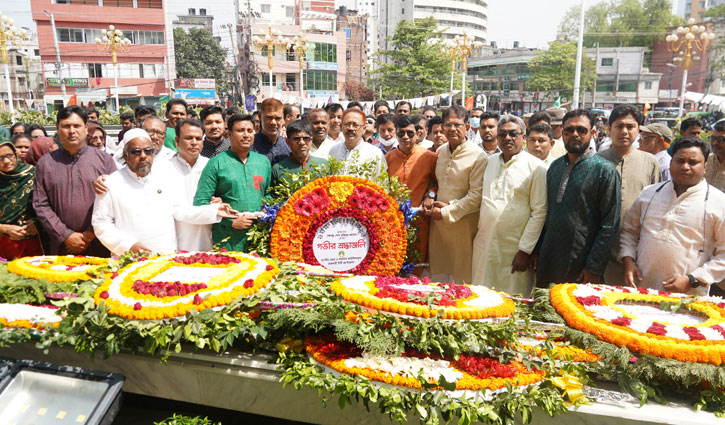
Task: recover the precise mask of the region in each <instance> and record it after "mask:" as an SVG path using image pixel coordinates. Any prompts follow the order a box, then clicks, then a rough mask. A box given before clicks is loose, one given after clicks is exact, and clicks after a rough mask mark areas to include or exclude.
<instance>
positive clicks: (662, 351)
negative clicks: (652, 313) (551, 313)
mask: <svg viewBox="0 0 725 425" xmlns="http://www.w3.org/2000/svg"><path fill="white" fill-rule="evenodd" d="M577 287H578V285H577V284H574V283H566V284H560V285H555V286H554V287H553V288H551V290H550V296H551V304H552V306H553V307H554V308H555V309H556V311H557V312H558V313H559V315H561V316H562V317H563V318H564V320H565V321H566V323H567V324H568V325H569V326H571V327H572V328H575V329H578V330H580V331H583V332H587V333H589V334H592V335H594V336H596V337H597V338H599V339H601V340H602V341H606V342H609V343H611V344H614V345H617V346H619V347H627V348H629V349H630V350H632V351H633V352H636V353H643V354H652V355H654V356H658V357H663V358H668V359H674V360H679V361H682V362H697V363H711V364H714V365H720V364H722V363H723V361H724V360H725V340H684V339H675V338H673V337H669V336H665V335H655V334H652V333H643V332H638V331H635V330H634V329H631V328H629V327H627V326H624V325H618V324H614V323H612V322H609V321H606V320H603V319H600V318H597V317H594V315H593V314H592V313H591V312H590V311H588V310H586V309H585V308H584V306H583V305H582V304H581V303H580V302H578V301H577V300H576V296H574V295H573V292H574V290H575V289H577ZM610 294H611V295H610ZM607 295H610V296H607ZM681 298H683V297H682V296H677V295H676V294H672V296H665V295H659V294H657V295H655V294H650V293H647V294H643V293H631V292H618V291H617V288H614V287H612V288H611V292H607V293H606V295H605V296H603V297H602V305H613V304H614V302H616V301H620V300H629V301H639V302H644V303H656V304H659V303H660V302H663V301H665V302H669V303H676V302H679V301H680V299H681ZM689 307H690V308H691V309H693V310H695V311H697V312H699V313H702V314H704V315H706V316H707V317H708V320H707V321H705V322H704V323H701V324H699V325H694V326H692V327H694V328H698V327H709V326H713V325H714V326H720V325H723V327H725V310H724V309H723V308H721V307H719V306H717V305H715V304H713V303H711V302H708V301H700V300H696V301H693V302H692V303H690V304H689ZM622 316H623V317H627V316H629V318H630V319H631V318H632V317H631V315H628V314H627V313H626V312H624V311H622Z"/></svg>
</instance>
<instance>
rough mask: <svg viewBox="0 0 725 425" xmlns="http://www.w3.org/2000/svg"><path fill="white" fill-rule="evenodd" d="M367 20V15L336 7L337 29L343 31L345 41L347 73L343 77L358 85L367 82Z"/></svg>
mask: <svg viewBox="0 0 725 425" xmlns="http://www.w3.org/2000/svg"><path fill="white" fill-rule="evenodd" d="M367 22H368V16H367V15H361V14H360V13H359V12H357V11H354V10H348V9H347V8H345V7H344V6H343V7H340V9H338V13H337V31H339V32H343V33H344V34H345V40H346V41H347V49H346V50H345V62H346V63H347V75H346V78H345V79H346V81H347V82H348V83H354V84H357V85H359V86H365V84H366V82H367V70H368V53H367V33H368V32H367V30H368V28H367Z"/></svg>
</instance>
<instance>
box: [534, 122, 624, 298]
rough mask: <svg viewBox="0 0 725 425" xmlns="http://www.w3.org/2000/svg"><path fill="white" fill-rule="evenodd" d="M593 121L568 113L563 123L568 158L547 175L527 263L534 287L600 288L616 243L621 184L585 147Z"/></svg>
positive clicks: (607, 165)
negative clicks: (542, 211)
mask: <svg viewBox="0 0 725 425" xmlns="http://www.w3.org/2000/svg"><path fill="white" fill-rule="evenodd" d="M593 121H594V120H593V119H592V115H591V113H590V112H589V111H587V110H584V109H577V110H574V111H570V112H568V113H567V114H566V115H565V116H564V119H563V126H564V129H563V133H562V134H563V136H564V146H565V147H566V151H567V154H566V155H564V156H562V157H559V158H557V159H556V160H555V161H554V162H552V163H551V166H550V167H549V170H548V171H547V174H546V189H547V211H546V222H545V224H544V230H543V232H542V234H541V237H540V238H539V243H538V245H537V247H536V252H537V253H538V255H534V256H532V259H531V267H532V268H533V269H534V270H535V271H536V285H537V286H539V287H548V286H549V284H550V283H564V282H591V283H602V282H603V275H604V269H605V268H606V266H607V263H608V262H609V256H610V253H611V250H612V246H613V245H614V242H615V240H616V239H617V230H618V229H619V214H620V205H621V199H622V196H621V189H620V187H621V186H620V178H619V174H618V173H617V170H616V169H615V168H614V166H613V165H612V163H611V162H609V161H607V160H606V159H604V158H602V157H601V156H599V155H595V154H594V152H593V151H592V150H591V149H590V147H589V142H590V140H591V138H592V137H594V135H595V134H596V128H594V129H593V128H592V126H593Z"/></svg>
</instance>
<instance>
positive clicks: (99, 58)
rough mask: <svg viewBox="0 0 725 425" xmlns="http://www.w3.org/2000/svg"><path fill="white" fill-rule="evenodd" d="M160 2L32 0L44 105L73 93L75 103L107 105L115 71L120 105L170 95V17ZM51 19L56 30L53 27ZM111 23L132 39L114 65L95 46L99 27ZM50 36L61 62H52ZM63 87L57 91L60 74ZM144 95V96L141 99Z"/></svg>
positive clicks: (52, 104)
mask: <svg viewBox="0 0 725 425" xmlns="http://www.w3.org/2000/svg"><path fill="white" fill-rule="evenodd" d="M165 3H166V2H165V1H164V0H84V1H83V2H75V1H71V0H31V2H30V5H31V9H32V14H33V20H34V21H35V23H36V25H37V28H38V45H39V50H40V58H41V62H42V73H43V74H42V75H43V80H44V82H45V103H46V105H47V106H48V108H49V109H50V110H52V109H54V108H58V107H59V106H62V105H63V104H64V102H67V101H68V98H69V97H70V96H73V95H75V96H76V100H77V102H78V104H84V105H87V104H88V103H95V104H99V103H104V104H105V105H106V106H107V107H109V108H111V109H116V108H117V105H114V104H113V103H112V99H113V97H114V96H113V94H114V90H115V89H114V87H115V84H114V72H116V71H117V72H118V95H119V101H120V103H121V105H129V106H134V105H136V104H138V103H139V102H141V101H144V102H145V103H147V104H153V103H154V102H155V101H156V100H158V98H159V97H161V96H164V95H166V94H168V93H170V90H169V86H170V83H171V82H172V81H173V79H174V78H175V75H174V51H173V34H172V33H171V28H172V26H171V20H172V16H171V15H167V14H166V10H165ZM51 15H52V16H53V18H54V20H55V34H54V33H53V29H52V28H51ZM109 25H114V26H115V27H116V28H117V29H119V30H121V31H123V35H124V36H125V37H126V38H128V39H129V40H131V43H132V44H131V46H130V47H129V49H128V51H127V52H124V53H119V54H118V65H117V66H116V67H114V66H113V65H112V63H111V54H110V53H109V52H107V51H102V50H100V49H99V48H98V46H97V45H96V44H95V39H96V38H97V37H102V34H101V31H102V30H104V29H106V28H108V26H109ZM54 38H55V39H56V40H57V44H58V53H59V55H60V63H58V62H57V61H56V50H55V48H54ZM61 75H62V77H63V79H64V82H65V86H66V98H65V99H63V98H62V95H61V88H60V87H59V86H60V84H59V83H60V81H59V77H60V76H61ZM142 98H143V99H142Z"/></svg>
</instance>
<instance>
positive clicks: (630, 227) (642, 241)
mask: <svg viewBox="0 0 725 425" xmlns="http://www.w3.org/2000/svg"><path fill="white" fill-rule="evenodd" d="M686 140H692V139H686ZM681 143H682V140H680V141H678V142H675V144H674V146H673V149H676V150H675V151H674V152H673V155H672V166H671V168H670V171H671V174H672V180H671V181H668V182H666V183H658V184H654V185H652V186H649V187H647V188H645V189H644V190H643V191H642V193H641V194H640V195H639V197H638V198H637V200H635V201H634V203H633V204H632V207H631V208H630V209H629V212H628V213H627V216H626V217H625V219H624V225H623V226H622V233H621V236H620V242H619V243H620V259H621V260H622V261H623V262H624V264H625V284H629V285H633V284H634V285H637V286H640V287H644V288H652V289H658V290H666V291H676V292H688V293H690V294H696V295H707V294H708V290H709V285H712V284H714V283H717V282H720V281H722V280H723V279H725V194H723V193H722V192H720V191H719V190H717V189H716V188H715V187H713V186H712V185H711V184H709V183H708V182H707V181H706V180H705V179H704V178H703V175H704V169H705V167H704V162H705V155H704V154H703V153H702V152H700V148H698V147H689V146H688V147H687V148H680V147H678V146H677V145H678V144H681ZM699 143H702V146H705V148H704V149H702V150H704V151H706V150H707V148H706V145H705V144H704V142H702V141H699ZM688 151H689V152H688ZM685 155H688V156H690V157H689V158H688V157H686V156H685ZM692 159H695V160H698V161H699V164H696V165H694V166H692V167H691V168H692V170H693V171H692V172H689V171H687V172H686V173H683V172H681V170H682V166H681V165H680V164H684V162H685V161H691V160H692ZM687 180H689V181H687ZM678 193H679V195H678ZM632 262H634V264H632ZM629 273H632V274H633V275H632V274H630V275H628V274H629ZM688 275H691V276H692V277H693V278H694V279H696V280H697V281H698V282H699V283H700V285H699V286H697V287H695V288H692V287H691V285H690V283H689V277H686V276H688ZM673 278H675V279H674V280H678V279H679V280H680V283H679V284H677V285H682V286H679V287H677V288H674V287H672V285H673V284H674V283H675V282H669V281H672V280H673Z"/></svg>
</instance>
